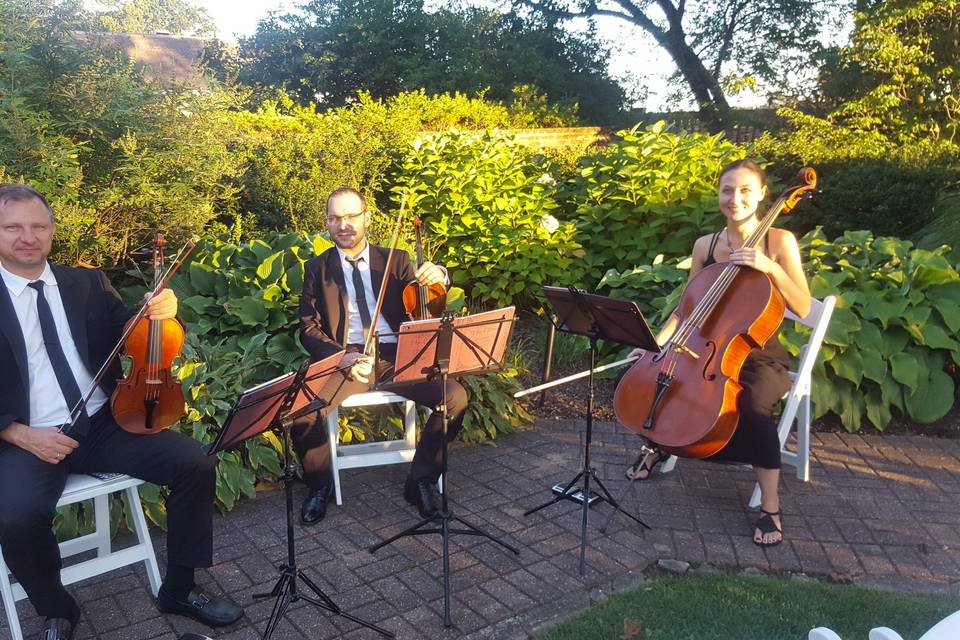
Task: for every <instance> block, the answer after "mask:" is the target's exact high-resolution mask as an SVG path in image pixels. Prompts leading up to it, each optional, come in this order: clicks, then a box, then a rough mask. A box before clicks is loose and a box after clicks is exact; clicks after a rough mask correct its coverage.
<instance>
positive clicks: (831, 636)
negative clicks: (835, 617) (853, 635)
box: [807, 627, 840, 640]
mask: <svg viewBox="0 0 960 640" xmlns="http://www.w3.org/2000/svg"><path fill="white" fill-rule="evenodd" d="M807 640H840V636H838V635H837V634H836V632H834V631H833V630H831V629H827V628H826V627H817V628H816V629H810V633H808V634H807Z"/></svg>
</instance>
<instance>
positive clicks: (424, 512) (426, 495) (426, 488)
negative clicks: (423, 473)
mask: <svg viewBox="0 0 960 640" xmlns="http://www.w3.org/2000/svg"><path fill="white" fill-rule="evenodd" d="M403 499H404V500H406V501H407V502H409V503H410V504H412V505H414V506H415V507H416V508H417V511H419V512H420V516H421V517H424V518H432V517H433V516H435V515H437V511H438V510H439V509H440V494H438V493H437V487H436V485H434V484H433V483H432V482H430V481H429V480H414V479H413V478H411V477H410V476H407V481H406V482H404V483H403Z"/></svg>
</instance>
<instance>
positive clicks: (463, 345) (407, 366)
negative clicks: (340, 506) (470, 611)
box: [370, 307, 520, 627]
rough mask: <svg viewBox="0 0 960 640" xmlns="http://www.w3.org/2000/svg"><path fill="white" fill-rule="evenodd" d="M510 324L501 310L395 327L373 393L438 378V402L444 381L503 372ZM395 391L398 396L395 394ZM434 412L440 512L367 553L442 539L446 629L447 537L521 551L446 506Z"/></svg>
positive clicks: (507, 311)
mask: <svg viewBox="0 0 960 640" xmlns="http://www.w3.org/2000/svg"><path fill="white" fill-rule="evenodd" d="M514 322H515V318H514V308H513V307H506V308H504V309H498V310H496V311H487V312H484V313H478V314H475V315H471V316H462V317H459V318H454V317H453V316H452V315H451V314H449V313H447V314H444V316H443V317H442V318H440V319H437V320H419V321H414V322H407V323H404V324H402V325H400V331H399V332H397V334H396V335H397V337H398V339H397V358H396V366H395V368H394V375H393V378H392V379H391V381H390V382H388V383H385V384H383V385H380V386H379V387H378V388H380V389H391V390H393V389H395V388H396V387H397V386H398V385H400V384H402V383H409V382H420V381H423V380H428V379H429V380H436V379H437V378H439V379H440V384H441V385H442V388H443V397H444V398H446V396H447V379H448V378H449V377H450V376H458V377H459V376H463V375H468V374H480V373H494V372H497V371H500V370H502V369H503V357H504V355H505V354H506V350H507V345H508V344H509V342H510V334H511V332H512V331H513V323H514ZM397 391H398V393H402V391H401V390H399V389H397ZM438 410H439V411H440V412H441V416H442V422H441V424H442V425H443V431H442V435H441V438H442V439H443V444H442V447H443V448H442V458H441V460H442V461H441V465H440V468H441V474H442V475H443V485H442V487H441V491H440V511H439V512H437V513H436V514H435V515H433V516H431V517H429V518H424V519H422V520H420V522H418V523H416V524H415V525H413V526H411V527H408V528H406V529H404V530H403V531H401V532H400V533H398V534H396V535H395V536H392V537H390V538H388V539H386V540H384V541H383V542H379V543H377V544H375V545H373V546H372V547H370V553H376V552H377V551H378V550H379V549H381V548H383V547H385V546H386V545H388V544H391V543H393V542H395V541H397V540H399V539H400V538H404V537H406V536H417V535H426V534H431V533H439V534H440V535H441V536H442V538H443V624H444V626H446V627H449V626H450V625H451V624H452V622H451V619H450V534H452V533H461V534H464V535H468V536H482V537H484V538H487V539H488V540H492V541H493V542H496V543H497V544H499V545H500V546H501V547H503V548H504V549H507V550H509V551H512V552H513V553H515V554H518V555H519V553H520V551H518V550H517V549H515V548H514V547H512V546H510V545H509V544H507V543H506V542H504V541H503V540H500V539H499V538H496V537H495V536H493V535H491V534H489V533H487V532H486V531H483V530H481V529H479V528H477V527H475V526H474V525H472V524H470V523H469V522H467V521H465V520H463V519H462V518H460V517H459V516H457V515H455V514H454V513H453V511H451V510H450V508H449V504H448V501H447V496H448V493H449V491H448V487H449V486H450V483H449V481H448V475H447V473H448V450H447V449H448V448H447V419H448V416H447V406H446V403H445V402H444V403H442V404H441V405H440V406H439V407H438ZM451 521H455V522H457V523H459V524H461V525H463V527H464V528H463V529H454V528H451V526H450V524H451ZM434 522H439V526H435V527H430V528H425V527H426V526H427V525H429V524H431V523H434Z"/></svg>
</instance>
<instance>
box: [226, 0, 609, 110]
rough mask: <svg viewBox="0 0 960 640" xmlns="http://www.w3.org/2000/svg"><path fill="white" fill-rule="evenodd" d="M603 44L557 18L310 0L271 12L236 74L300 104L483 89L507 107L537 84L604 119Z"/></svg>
mask: <svg viewBox="0 0 960 640" xmlns="http://www.w3.org/2000/svg"><path fill="white" fill-rule="evenodd" d="M606 54H607V52H606V51H605V50H604V49H603V46H602V45H601V44H600V41H599V39H597V38H595V37H590V36H589V35H588V36H586V37H583V36H576V35H571V34H569V33H566V32H564V31H563V30H561V29H560V28H559V27H558V26H557V25H556V23H555V22H554V21H550V20H542V19H532V18H529V17H523V16H521V15H520V14H518V13H516V12H513V11H510V12H507V13H504V14H501V13H500V12H499V11H497V10H494V9H489V8H480V7H470V6H465V5H455V4H448V5H447V6H443V7H439V8H437V9H436V10H433V11H427V10H426V9H425V8H424V3H423V2H422V0H400V1H397V0H363V1H362V2H361V1H358V0H312V1H311V2H307V3H305V4H303V5H302V6H301V7H300V8H299V10H298V11H297V12H295V13H288V14H285V15H271V16H270V17H268V18H267V19H265V20H262V21H261V22H260V24H259V26H258V29H257V33H256V34H255V35H254V36H253V37H251V38H247V39H244V40H243V41H242V42H241V47H240V51H239V56H238V58H239V59H238V60H232V59H231V57H230V56H229V55H227V56H224V55H222V52H221V55H220V57H219V59H218V60H217V61H216V62H215V66H216V67H218V68H221V69H225V70H230V69H232V70H235V72H236V77H237V79H238V80H239V81H240V82H242V83H245V84H247V85H267V86H280V87H285V88H286V89H287V90H288V91H289V92H290V93H291V95H293V96H294V97H295V98H296V99H297V101H298V102H300V103H301V104H308V103H310V102H313V101H320V102H322V103H323V104H324V105H325V106H332V107H336V106H341V105H344V104H349V103H350V102H351V101H353V100H354V99H355V98H356V95H357V93H358V92H360V91H368V92H370V93H371V94H372V95H373V96H375V97H376V98H387V97H389V96H392V95H396V94H398V93H401V92H405V91H415V90H418V89H425V90H426V91H427V92H429V93H444V92H463V93H468V94H477V93H480V92H484V91H489V97H491V98H493V99H494V100H500V101H509V100H511V99H512V98H513V96H512V92H513V89H514V88H515V87H518V86H522V85H534V86H536V87H537V88H538V90H539V91H542V92H543V93H544V94H545V95H546V96H548V97H549V99H550V101H551V102H553V103H563V104H565V105H567V107H573V108H574V109H575V108H576V105H578V104H579V106H580V110H581V112H582V113H583V114H584V115H585V116H586V117H587V118H589V119H590V121H592V122H598V121H599V122H609V121H610V119H611V118H613V117H614V116H615V115H616V113H617V111H618V110H619V108H620V106H621V104H622V103H623V101H624V92H623V90H622V89H621V88H620V87H619V86H618V85H617V83H616V82H614V81H613V80H612V79H611V78H610V76H609V74H608V72H607V70H606V63H605V60H606V58H607V55H606Z"/></svg>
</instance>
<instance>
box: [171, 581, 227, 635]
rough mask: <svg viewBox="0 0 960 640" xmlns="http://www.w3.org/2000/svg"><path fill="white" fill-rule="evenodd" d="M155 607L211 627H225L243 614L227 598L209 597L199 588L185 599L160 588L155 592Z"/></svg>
mask: <svg viewBox="0 0 960 640" xmlns="http://www.w3.org/2000/svg"><path fill="white" fill-rule="evenodd" d="M157 609H159V610H160V611H162V612H163V613H175V614H177V615H181V616H187V617H189V618H193V619H194V620H199V621H200V622H202V623H203V624H205V625H208V626H211V627H225V626H227V625H228V624H233V623H234V622H236V621H237V620H239V619H240V618H241V617H242V616H243V609H242V608H240V606H239V605H238V604H236V603H235V602H233V601H232V600H229V599H227V598H211V597H210V596H208V595H206V594H205V593H203V592H201V591H200V589H194V590H193V591H191V592H190V593H189V594H188V595H187V599H186V600H178V599H175V598H173V597H171V596H169V595H167V593H166V592H165V591H164V590H163V589H160V593H158V594H157Z"/></svg>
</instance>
